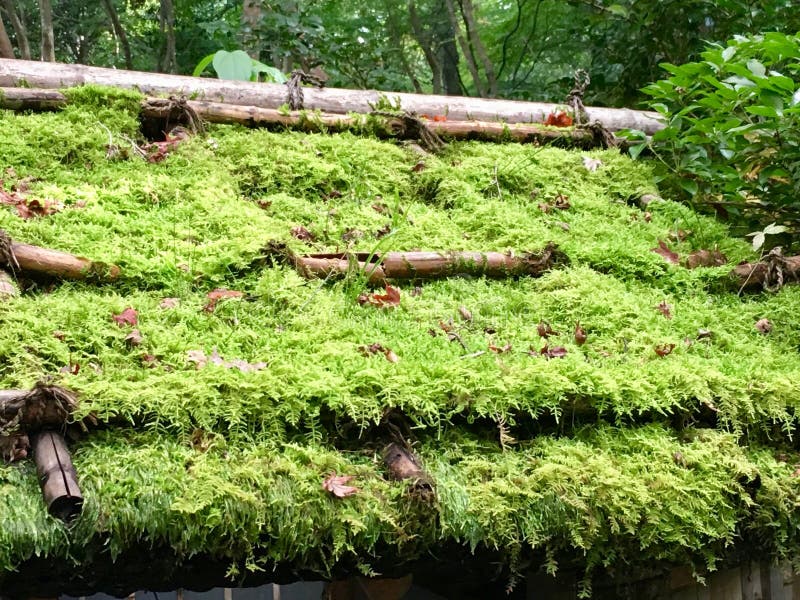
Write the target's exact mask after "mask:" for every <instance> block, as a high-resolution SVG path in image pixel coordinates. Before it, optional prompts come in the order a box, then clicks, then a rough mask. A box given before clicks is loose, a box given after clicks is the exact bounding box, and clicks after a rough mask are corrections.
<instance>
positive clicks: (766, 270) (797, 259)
mask: <svg viewBox="0 0 800 600" xmlns="http://www.w3.org/2000/svg"><path fill="white" fill-rule="evenodd" d="M779 273H780V277H781V279H782V280H781V281H780V282H779V281H777V280H776V277H777V276H778V274H779ZM731 279H732V280H733V282H734V284H736V285H737V286H738V287H739V288H741V289H745V290H756V289H762V288H770V287H773V286H778V287H779V284H780V285H782V284H786V283H797V282H798V281H800V256H786V257H783V256H780V257H778V256H777V255H776V254H770V255H767V257H766V259H765V260H764V261H762V262H757V263H741V264H739V265H736V267H734V269H733V271H731Z"/></svg>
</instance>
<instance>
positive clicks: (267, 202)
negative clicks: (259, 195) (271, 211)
mask: <svg viewBox="0 0 800 600" xmlns="http://www.w3.org/2000/svg"><path fill="white" fill-rule="evenodd" d="M256 204H257V205H258V207H259V208H263V209H264V210H267V209H268V208H269V207H270V206H272V200H256Z"/></svg>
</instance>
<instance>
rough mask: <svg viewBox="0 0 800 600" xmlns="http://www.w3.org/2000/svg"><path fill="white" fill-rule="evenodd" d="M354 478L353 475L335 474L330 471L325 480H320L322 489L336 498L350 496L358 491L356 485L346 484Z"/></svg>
mask: <svg viewBox="0 0 800 600" xmlns="http://www.w3.org/2000/svg"><path fill="white" fill-rule="evenodd" d="M354 478H355V475H336V474H335V473H331V474H330V475H328V477H327V478H326V479H325V481H323V482H322V489H323V490H325V491H326V492H330V493H331V494H333V495H334V496H336V497H337V498H346V497H347V496H352V495H353V494H357V493H358V492H359V491H360V490H359V489H358V488H357V487H354V486H352V485H347V484H348V483H349V482H350V481H351V480H352V479H354Z"/></svg>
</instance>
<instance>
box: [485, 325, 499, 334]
mask: <svg viewBox="0 0 800 600" xmlns="http://www.w3.org/2000/svg"><path fill="white" fill-rule="evenodd" d="M483 333H485V334H486V335H494V334H495V333H497V329H495V328H494V327H491V326H489V327H484V328H483Z"/></svg>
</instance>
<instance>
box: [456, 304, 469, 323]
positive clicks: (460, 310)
mask: <svg viewBox="0 0 800 600" xmlns="http://www.w3.org/2000/svg"><path fill="white" fill-rule="evenodd" d="M458 314H460V315H461V318H462V319H464V320H465V321H472V313H471V312H469V309H468V308H467V307H466V306H459V307H458Z"/></svg>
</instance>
